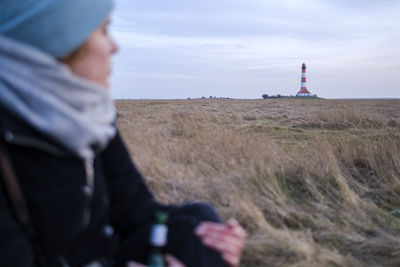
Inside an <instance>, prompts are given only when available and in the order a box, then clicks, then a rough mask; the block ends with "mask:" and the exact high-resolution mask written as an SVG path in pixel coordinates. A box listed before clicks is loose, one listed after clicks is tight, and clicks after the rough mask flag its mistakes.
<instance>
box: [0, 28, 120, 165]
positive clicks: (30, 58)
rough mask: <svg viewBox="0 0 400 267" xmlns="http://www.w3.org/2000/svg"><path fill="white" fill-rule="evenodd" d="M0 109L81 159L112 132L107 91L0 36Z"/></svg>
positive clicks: (104, 142) (103, 143)
mask: <svg viewBox="0 0 400 267" xmlns="http://www.w3.org/2000/svg"><path fill="white" fill-rule="evenodd" d="M0 105H1V106H3V107H4V108H5V109H6V110H8V111H9V112H11V113H12V114H14V115H15V116H17V117H18V118H20V119H22V120H23V121H25V122H26V123H27V124H29V125H30V126H32V127H33V128H34V129H36V130H38V131H40V132H41V133H44V134H45V135H46V136H48V137H50V138H51V139H53V140H55V141H56V142H58V143H59V144H60V145H62V146H64V147H65V148H67V149H68V150H70V151H72V152H73V153H75V154H76V155H77V156H79V157H80V158H82V159H93V157H94V153H95V151H94V150H100V149H103V148H104V147H105V146H106V145H107V144H108V142H109V141H110V139H111V138H113V137H114V135H115V133H116V130H115V127H114V126H113V123H114V121H115V117H116V112H115V106H114V103H113V101H112V98H111V96H110V92H109V90H107V88H104V87H102V86H100V85H98V84H95V83H93V82H91V81H88V80H85V79H83V78H80V77H78V76H76V75H74V74H73V73H72V72H71V71H70V70H69V68H68V67H67V66H65V65H64V64H61V63H59V62H58V61H57V60H56V59H55V58H53V57H51V56H49V55H47V54H45V53H43V52H41V51H39V50H38V49H35V48H33V47H30V46H27V45H25V44H22V43H19V42H17V41H14V40H11V39H9V38H6V37H4V36H1V35H0Z"/></svg>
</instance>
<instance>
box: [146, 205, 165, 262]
mask: <svg viewBox="0 0 400 267" xmlns="http://www.w3.org/2000/svg"><path fill="white" fill-rule="evenodd" d="M167 220H168V215H167V214H166V213H164V212H157V213H156V224H154V225H153V227H152V229H151V234H150V245H151V247H152V250H151V253H150V258H149V264H148V266H149V267H165V263H164V256H163V254H162V252H161V249H162V248H163V247H165V245H166V244H167V233H168V227H167Z"/></svg>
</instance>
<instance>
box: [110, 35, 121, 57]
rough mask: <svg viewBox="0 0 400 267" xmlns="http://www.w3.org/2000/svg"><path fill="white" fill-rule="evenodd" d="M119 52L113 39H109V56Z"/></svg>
mask: <svg viewBox="0 0 400 267" xmlns="http://www.w3.org/2000/svg"><path fill="white" fill-rule="evenodd" d="M118 51H119V47H118V45H117V43H116V42H115V41H114V39H111V55H113V54H115V53H117V52H118Z"/></svg>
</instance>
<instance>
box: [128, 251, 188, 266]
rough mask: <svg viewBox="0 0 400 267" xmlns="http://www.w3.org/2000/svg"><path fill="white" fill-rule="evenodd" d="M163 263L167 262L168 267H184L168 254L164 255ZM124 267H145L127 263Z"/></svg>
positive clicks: (131, 262) (135, 263) (130, 262)
mask: <svg viewBox="0 0 400 267" xmlns="http://www.w3.org/2000/svg"><path fill="white" fill-rule="evenodd" d="M165 261H166V262H167V266H168V267H185V265H184V264H183V263H181V262H180V261H179V260H177V259H176V258H175V257H174V256H172V255H170V254H167V255H165ZM126 267H146V265H143V264H140V263H137V262H133V261H129V262H128V263H127V264H126Z"/></svg>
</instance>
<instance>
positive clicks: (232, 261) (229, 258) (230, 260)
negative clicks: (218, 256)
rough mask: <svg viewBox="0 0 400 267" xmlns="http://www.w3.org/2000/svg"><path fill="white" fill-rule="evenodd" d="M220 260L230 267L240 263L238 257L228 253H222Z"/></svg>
mask: <svg viewBox="0 0 400 267" xmlns="http://www.w3.org/2000/svg"><path fill="white" fill-rule="evenodd" d="M222 258H223V259H224V261H225V262H226V263H228V264H229V265H230V266H232V267H236V266H239V263H240V257H238V256H235V255H232V254H229V253H224V254H222Z"/></svg>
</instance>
